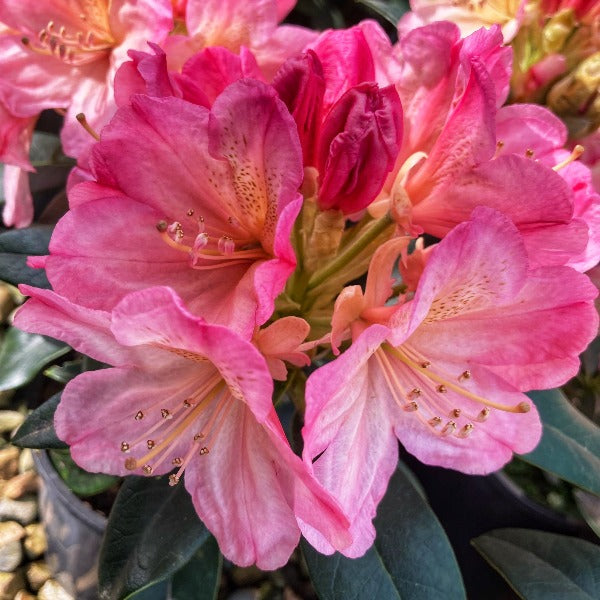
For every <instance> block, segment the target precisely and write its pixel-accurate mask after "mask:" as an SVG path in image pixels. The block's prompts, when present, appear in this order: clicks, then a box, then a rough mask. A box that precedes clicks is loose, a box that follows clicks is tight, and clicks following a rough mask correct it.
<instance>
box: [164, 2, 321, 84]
mask: <svg viewBox="0 0 600 600" xmlns="http://www.w3.org/2000/svg"><path fill="white" fill-rule="evenodd" d="M295 4H296V2H295V1H294V0H249V1H247V2H238V1H236V0H187V2H185V19H184V21H185V22H184V24H182V27H181V28H180V29H181V30H182V33H180V34H178V33H177V28H176V33H175V35H172V36H170V37H169V39H168V40H167V42H166V44H165V46H164V48H165V51H166V53H167V56H168V60H169V68H171V69H173V70H179V69H180V68H181V66H182V65H183V64H184V62H185V61H186V60H187V59H188V58H189V57H190V56H192V55H193V54H195V53H196V52H198V51H199V50H201V49H203V48H207V47H209V46H222V47H223V48H227V49H228V50H231V51H232V52H235V53H237V52H239V51H240V49H241V48H242V47H243V46H246V47H247V48H249V49H250V50H252V52H253V53H254V54H255V55H256V56H257V58H258V64H259V65H260V67H261V69H262V70H263V73H264V74H265V76H266V77H267V79H270V78H271V77H272V76H273V74H274V73H275V71H276V70H277V69H278V68H279V66H280V65H281V64H282V63H283V62H284V61H285V60H286V59H287V58H288V57H290V56H292V55H294V54H296V53H298V52H301V51H302V50H303V49H304V48H305V47H306V46H307V45H308V44H309V43H310V42H312V41H313V40H314V39H315V37H316V36H317V35H318V34H317V33H316V32H313V31H311V30H309V29H305V28H304V27H298V26H295V25H282V26H279V27H278V26H277V24H278V23H279V22H280V21H281V20H283V19H284V18H285V16H286V15H287V13H288V12H289V11H290V10H291V9H292V8H293V7H294V5H295Z"/></svg>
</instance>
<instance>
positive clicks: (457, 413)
mask: <svg viewBox="0 0 600 600" xmlns="http://www.w3.org/2000/svg"><path fill="white" fill-rule="evenodd" d="M460 412H461V410H460V408H453V409H452V410H451V411H450V416H451V417H454V418H455V419H458V417H460Z"/></svg>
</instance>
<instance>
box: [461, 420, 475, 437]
mask: <svg viewBox="0 0 600 600" xmlns="http://www.w3.org/2000/svg"><path fill="white" fill-rule="evenodd" d="M473 429H474V427H473V423H467V424H466V425H465V426H464V427H463V428H462V429H461V430H460V431H459V432H458V434H457V435H458V437H461V438H466V437H469V435H471V431H473Z"/></svg>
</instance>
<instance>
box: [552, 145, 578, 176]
mask: <svg viewBox="0 0 600 600" xmlns="http://www.w3.org/2000/svg"><path fill="white" fill-rule="evenodd" d="M584 152H585V148H584V147H583V146H582V145H581V144H577V146H575V148H573V152H571V154H570V155H569V156H567V158H565V160H563V161H562V162H559V163H558V164H557V165H554V166H553V167H552V170H553V171H560V169H562V168H563V167H566V166H567V165H569V164H571V163H572V162H573V161H575V160H577V159H578V158H579V157H580V156H581V155H582V154H583V153H584Z"/></svg>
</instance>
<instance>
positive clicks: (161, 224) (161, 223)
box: [156, 221, 169, 233]
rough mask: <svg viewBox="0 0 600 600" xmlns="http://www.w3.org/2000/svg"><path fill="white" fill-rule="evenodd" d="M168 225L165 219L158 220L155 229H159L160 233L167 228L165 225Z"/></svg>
mask: <svg viewBox="0 0 600 600" xmlns="http://www.w3.org/2000/svg"><path fill="white" fill-rule="evenodd" d="M168 226H169V225H168V224H167V222H166V221H159V222H158V223H157V224H156V229H158V231H160V233H164V232H165V231H166V230H167V227H168Z"/></svg>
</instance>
